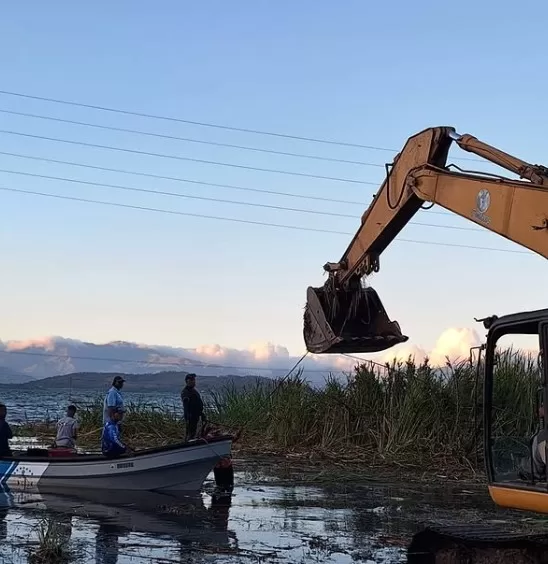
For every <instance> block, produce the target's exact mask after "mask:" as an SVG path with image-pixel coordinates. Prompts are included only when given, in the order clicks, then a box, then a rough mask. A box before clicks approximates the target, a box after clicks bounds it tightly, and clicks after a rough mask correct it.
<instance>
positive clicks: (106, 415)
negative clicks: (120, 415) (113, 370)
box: [103, 376, 125, 426]
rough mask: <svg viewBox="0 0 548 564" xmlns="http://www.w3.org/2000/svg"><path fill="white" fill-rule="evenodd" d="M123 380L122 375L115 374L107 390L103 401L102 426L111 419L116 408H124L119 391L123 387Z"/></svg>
mask: <svg viewBox="0 0 548 564" xmlns="http://www.w3.org/2000/svg"><path fill="white" fill-rule="evenodd" d="M124 382H125V380H124V379H123V378H122V376H115V377H114V380H113V381H112V387H111V388H110V390H109V391H108V392H107V395H106V396H105V401H104V402H103V426H104V425H105V424H106V423H108V422H109V421H112V419H113V416H114V414H115V413H116V411H117V410H118V409H124V398H123V397H122V394H121V393H120V390H121V389H122V388H123V387H124Z"/></svg>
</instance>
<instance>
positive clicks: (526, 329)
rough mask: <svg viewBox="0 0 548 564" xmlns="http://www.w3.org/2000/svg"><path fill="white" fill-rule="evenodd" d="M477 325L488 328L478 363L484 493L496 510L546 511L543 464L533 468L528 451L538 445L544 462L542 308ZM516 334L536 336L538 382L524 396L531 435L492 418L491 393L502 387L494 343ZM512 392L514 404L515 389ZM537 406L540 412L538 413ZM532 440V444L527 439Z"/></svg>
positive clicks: (547, 315)
mask: <svg viewBox="0 0 548 564" xmlns="http://www.w3.org/2000/svg"><path fill="white" fill-rule="evenodd" d="M483 323H484V326H485V328H486V329H488V333H487V343H486V346H485V363H484V385H483V409H484V411H483V435H484V455H485V468H486V473H487V479H488V487H489V494H490V495H491V498H492V500H493V501H494V502H495V503H496V504H497V505H499V506H502V507H509V508H514V509H523V510H529V511H536V512H539V513H548V480H547V471H546V464H545V462H544V464H541V468H539V466H538V464H535V461H534V457H535V455H534V452H533V450H534V449H537V448H538V445H539V444H540V445H541V446H542V449H543V450H542V451H539V453H540V455H541V457H542V458H543V459H544V461H546V460H547V457H546V445H547V444H548V440H546V438H547V437H548V425H547V423H548V420H547V418H546V417H544V406H548V386H547V382H548V378H547V377H548V309H543V310H537V311H529V312H524V313H516V314H512V315H506V316H503V317H496V316H493V317H490V318H487V319H485V320H483ZM517 335H535V336H537V335H538V339H539V350H540V353H539V356H538V365H537V368H538V372H537V376H538V381H537V382H531V383H530V386H529V389H530V390H531V394H530V395H531V397H530V398H527V401H529V400H530V401H531V413H532V417H531V422H530V423H531V427H532V428H533V430H532V431H531V427H528V426H527V425H523V422H521V424H520V422H519V421H517V420H516V421H514V422H512V427H511V428H509V427H508V422H505V421H500V420H498V417H499V415H498V414H499V410H498V409H497V407H498V406H497V405H496V402H495V399H494V398H495V393H494V392H495V390H496V389H497V388H498V389H501V388H502V387H503V386H504V381H503V379H504V367H497V362H498V357H497V343H498V342H499V341H500V340H501V339H502V338H503V337H505V336H517ZM499 379H500V380H499ZM535 389H536V390H537V393H536V394H535ZM516 392H517V393H516ZM514 393H515V394H516V402H517V401H518V399H519V398H518V397H517V396H518V395H519V394H520V393H521V390H517V391H515V392H514ZM535 396H536V397H535ZM540 407H542V408H543V409H542V410H540V409H539V408H540ZM516 411H517V410H516ZM535 436H536V440H533V439H534V438H535ZM524 455H525V456H524ZM537 461H538V456H537ZM541 462H542V461H541Z"/></svg>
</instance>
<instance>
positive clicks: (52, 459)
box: [0, 435, 234, 464]
mask: <svg viewBox="0 0 548 564" xmlns="http://www.w3.org/2000/svg"><path fill="white" fill-rule="evenodd" d="M233 440H234V436H233V435H222V436H217V437H211V439H196V440H194V441H192V442H180V443H173V444H170V445H165V446H161V447H151V448H147V449H143V450H138V451H135V452H134V453H132V454H121V455H120V456H117V457H115V458H108V457H106V456H105V455H103V454H78V455H76V456H28V455H27V454H26V453H24V452H22V451H21V452H22V454H21V455H19V456H3V457H1V458H0V463H1V462H20V463H27V462H36V463H40V462H41V463H48V464H63V463H65V464H66V463H72V464H75V463H88V462H112V461H113V460H116V461H120V460H133V459H135V458H142V457H145V456H151V455H157V454H164V453H169V452H173V451H177V450H187V449H191V448H196V447H204V446H207V445H211V444H218V443H224V442H232V441H233Z"/></svg>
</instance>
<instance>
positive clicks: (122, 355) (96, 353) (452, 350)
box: [0, 327, 531, 380]
mask: <svg viewBox="0 0 548 564" xmlns="http://www.w3.org/2000/svg"><path fill="white" fill-rule="evenodd" d="M480 342H481V339H480V337H479V335H478V333H477V332H476V331H475V330H474V329H470V328H466V327H450V328H448V329H446V330H445V331H443V332H442V333H441V335H440V336H439V338H438V340H437V342H436V343H435V345H434V347H433V348H432V349H431V350H428V349H427V348H425V347H424V346H421V345H420V344H418V343H405V344H402V345H400V346H397V347H394V348H392V349H390V350H388V351H384V352H383V353H377V354H372V355H359V356H357V355H352V357H353V358H350V357H347V356H343V355H312V354H310V355H308V356H307V357H306V359H305V360H304V362H303V363H302V365H301V366H302V368H303V369H304V370H305V376H306V377H307V378H312V379H319V380H322V379H323V378H324V377H326V376H327V375H328V374H329V373H330V372H332V373H340V372H350V371H352V370H353V368H354V367H355V365H356V364H357V362H359V359H363V360H364V361H367V360H371V361H375V362H380V363H384V362H391V361H392V360H393V359H394V358H395V359H396V360H401V361H406V360H407V359H408V358H409V357H412V358H414V359H415V362H422V361H423V360H424V359H425V358H426V357H428V358H429V359H430V362H431V364H432V365H444V364H445V363H446V358H449V360H450V361H451V362H455V361H459V360H465V359H467V358H468V357H469V354H470V352H469V351H470V348H471V347H474V346H477V345H479V344H480ZM509 344H510V343H505V344H504V346H509ZM88 347H89V350H87V349H88ZM28 348H33V349H36V348H39V349H43V351H44V353H46V354H47V355H48V357H49V356H52V357H51V358H44V359H42V360H41V361H38V360H37V358H36V357H35V356H32V357H26V356H25V355H20V354H16V355H2V358H0V363H1V364H3V365H6V366H12V368H13V369H14V370H16V371H20V372H24V371H28V370H31V369H32V371H34V370H35V367H34V365H35V364H37V363H39V364H40V366H41V368H40V370H41V372H40V371H37V373H38V372H40V374H43V375H49V374H50V373H51V374H54V373H55V374H58V373H66V372H67V371H74V370H78V371H93V370H97V369H99V370H102V371H106V370H121V369H123V367H124V366H126V365H125V364H123V363H124V362H129V363H130V364H128V365H127V366H128V371H138V370H140V369H142V370H143V371H144V370H148V369H150V368H154V369H160V368H161V367H162V366H166V365H167V364H173V365H174V366H177V365H178V364H180V366H181V368H183V369H184V368H186V367H188V368H190V369H191V370H192V369H194V370H197V369H198V365H193V364H192V362H196V361H198V362H199V363H205V364H208V365H211V366H210V368H211V371H213V370H214V367H213V366H215V365H216V366H218V367H226V368H230V367H237V368H238V369H235V370H234V371H232V370H230V371H226V370H224V371H223V372H224V373H227V372H230V373H234V374H243V373H250V372H251V371H253V373H256V374H260V375H264V376H269V375H272V374H274V372H273V371H275V370H277V371H278V372H277V374H279V371H280V370H283V371H285V370H287V369H289V368H291V367H293V366H294V365H295V364H296V362H297V361H298V360H299V357H295V356H292V355H290V354H289V351H288V349H287V348H286V347H284V346H281V345H276V344H274V343H271V342H258V343H253V344H251V345H250V346H249V347H247V348H245V349H235V348H230V347H225V346H222V345H220V344H204V345H201V346H198V347H196V348H183V347H181V348H174V347H167V346H154V345H144V344H137V343H128V342H124V341H116V342H112V343H104V344H98V345H93V344H91V343H84V342H82V341H77V340H73V339H65V338H62V337H45V338H39V339H29V340H24V341H7V342H4V343H2V342H0V350H1V349H4V350H6V351H7V352H9V351H12V352H17V351H24V350H25V349H28ZM518 348H521V349H523V350H531V348H530V347H528V346H523V345H522V346H521V347H518ZM56 354H59V355H60V356H59V358H57V359H56V358H53V356H55V355H56ZM90 355H91V356H93V359H92V360H90V359H89V356H90ZM79 356H81V358H79ZM95 359H96V360H95ZM101 359H107V360H104V361H103V362H102V364H100V365H99V364H98V363H97V362H96V361H101ZM112 359H120V362H115V361H114V360H112ZM109 360H112V362H109ZM61 361H63V362H64V363H68V362H72V364H71V365H70V367H69V366H68V365H67V366H65V365H64V364H61ZM29 366H30V368H29ZM193 366H196V367H195V368H192V367H193ZM188 368H187V369H188ZM307 371H310V372H308V374H307V373H306V372H307Z"/></svg>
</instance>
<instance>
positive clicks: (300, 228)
mask: <svg viewBox="0 0 548 564" xmlns="http://www.w3.org/2000/svg"><path fill="white" fill-rule="evenodd" d="M0 190H2V191H5V192H14V193H18V194H28V195H31V196H43V197H46V198H55V199H60V200H71V201H74V202H82V203H86V204H99V205H103V206H113V207H118V208H127V209H134V210H140V211H150V212H156V213H165V214H169V215H179V216H184V217H196V218H201V219H213V220H216V221H230V222H233V223H245V224H249V225H261V226H264V227H277V228H281V229H293V230H297V231H312V232H315V233H330V234H334V235H346V236H349V235H354V233H350V232H346V231H334V230H328V229H317V228H314V227H303V226H301V225H287V224H280V223H267V222H264V221H254V220H250V219H238V218H233V217H222V216H213V215H204V214H197V213H191V212H182V211H177V210H166V209H161V208H151V207H148V206H136V205H132V204H120V203H117V202H104V201H101V200H91V199H87V198H77V197H76V196H62V195H60V194H49V193H46V192H37V191H33V190H22V189H19V188H8V187H6V186H0ZM396 242H402V243H414V244H419V245H433V246H438V247H455V248H462V249H473V250H480V251H494V252H501V253H514V254H521V255H523V254H527V255H529V254H530V252H529V251H518V250H512V249H498V248H496V247H479V246H476V245H463V244H460V243H441V242H438V241H420V240H415V239H396Z"/></svg>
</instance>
